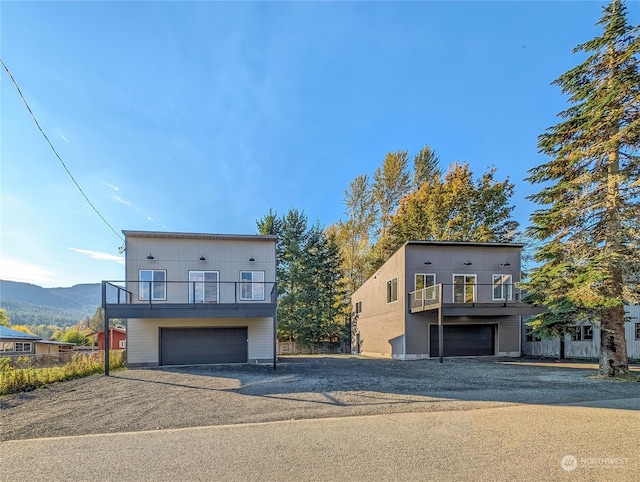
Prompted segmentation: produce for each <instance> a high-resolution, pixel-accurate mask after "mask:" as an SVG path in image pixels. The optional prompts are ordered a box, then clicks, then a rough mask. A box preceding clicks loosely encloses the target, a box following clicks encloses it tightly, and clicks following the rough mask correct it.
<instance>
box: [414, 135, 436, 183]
mask: <svg viewBox="0 0 640 482" xmlns="http://www.w3.org/2000/svg"><path fill="white" fill-rule="evenodd" d="M436 177H442V169H441V168H440V158H439V157H438V156H437V155H436V153H435V151H434V150H433V149H431V146H429V145H426V146H424V147H423V148H422V149H421V150H420V152H418V154H416V156H415V157H414V158H413V186H412V187H413V191H414V192H415V191H417V190H418V189H420V187H421V186H422V185H423V184H431V183H432V182H433V180H434V179H435V178H436Z"/></svg>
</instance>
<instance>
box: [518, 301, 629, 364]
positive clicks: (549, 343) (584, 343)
mask: <svg viewBox="0 0 640 482" xmlns="http://www.w3.org/2000/svg"><path fill="white" fill-rule="evenodd" d="M625 313H626V316H627V318H628V319H629V321H627V322H626V323H625V338H626V340H627V354H628V356H629V358H630V359H634V360H640V306H627V307H625ZM529 319H530V317H523V322H522V348H523V352H524V354H525V355H530V356H548V357H560V349H561V348H560V338H550V339H540V338H537V337H535V336H534V334H533V329H532V328H531V327H530V326H527V321H529ZM564 357H565V358H599V357H600V327H599V326H598V324H594V325H591V324H585V325H581V326H576V327H575V330H574V332H573V333H572V334H567V335H565V336H564Z"/></svg>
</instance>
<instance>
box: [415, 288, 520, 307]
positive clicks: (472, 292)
mask: <svg viewBox="0 0 640 482" xmlns="http://www.w3.org/2000/svg"><path fill="white" fill-rule="evenodd" d="M521 298H522V297H521V292H520V290H519V289H518V288H516V286H515V285H514V284H511V283H497V284H477V283H452V284H437V285H433V286H427V287H426V288H422V289H419V290H416V291H411V292H410V293H409V308H410V309H411V310H418V309H429V308H435V307H437V306H439V305H441V304H442V303H513V302H520V300H521Z"/></svg>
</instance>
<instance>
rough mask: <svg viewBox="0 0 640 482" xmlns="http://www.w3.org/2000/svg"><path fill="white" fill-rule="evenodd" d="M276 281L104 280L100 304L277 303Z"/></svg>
mask: <svg viewBox="0 0 640 482" xmlns="http://www.w3.org/2000/svg"><path fill="white" fill-rule="evenodd" d="M277 296H278V295H277V289H276V283H275V281H270V282H266V281H138V280H136V281H103V282H102V300H103V305H123V304H124V305H140V304H142V305H149V306H152V305H163V304H173V305H175V304H185V305H198V304H245V303H246V304H252V303H270V304H275V303H276V301H277Z"/></svg>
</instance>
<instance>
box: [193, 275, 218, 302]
mask: <svg viewBox="0 0 640 482" xmlns="http://www.w3.org/2000/svg"><path fill="white" fill-rule="evenodd" d="M219 278H220V273H219V272H218V271H189V303H218V301H219V299H220V297H219V286H218V281H219Z"/></svg>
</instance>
